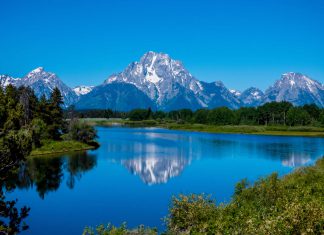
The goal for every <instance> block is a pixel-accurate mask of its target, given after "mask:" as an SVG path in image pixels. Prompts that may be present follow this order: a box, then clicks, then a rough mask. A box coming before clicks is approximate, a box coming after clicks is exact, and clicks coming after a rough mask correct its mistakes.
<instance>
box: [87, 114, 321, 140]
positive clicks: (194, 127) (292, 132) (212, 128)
mask: <svg viewBox="0 0 324 235" xmlns="http://www.w3.org/2000/svg"><path fill="white" fill-rule="evenodd" d="M84 121H85V122H87V123H88V124H90V125H94V126H103V127H104V126H108V127H116V126H127V127H158V128H164V129H168V130H182V131H194V132H204V133H220V134H246V135H269V136H297V137H322V138H323V137H324V128H322V127H312V126H298V127H288V126H249V125H237V126H234V125H225V126H216V125H206V124H189V123H186V124H177V123H174V122H173V123H172V122H170V123H168V122H164V123H161V122H158V121H155V120H144V121H129V120H111V121H110V120H100V121H99V120H98V121H96V120H95V119H93V120H91V119H87V120H84Z"/></svg>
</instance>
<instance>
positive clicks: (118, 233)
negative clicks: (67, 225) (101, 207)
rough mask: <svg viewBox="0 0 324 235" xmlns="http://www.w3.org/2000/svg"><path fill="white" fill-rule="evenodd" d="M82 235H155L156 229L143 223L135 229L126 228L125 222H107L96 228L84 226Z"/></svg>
mask: <svg viewBox="0 0 324 235" xmlns="http://www.w3.org/2000/svg"><path fill="white" fill-rule="evenodd" d="M82 235H157V230H156V229H150V228H145V227H144V226H143V225H141V226H139V227H138V228H136V229H128V228H127V226H126V224H125V223H124V224H122V225H121V226H120V227H115V226H113V225H111V224H108V225H107V226H104V225H99V226H97V227H96V228H91V227H86V228H85V229H84V230H83V233H82Z"/></svg>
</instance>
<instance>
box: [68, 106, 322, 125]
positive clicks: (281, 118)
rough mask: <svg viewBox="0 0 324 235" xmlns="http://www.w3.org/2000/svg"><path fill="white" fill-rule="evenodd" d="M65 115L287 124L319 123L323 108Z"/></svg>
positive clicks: (72, 111) (70, 111) (70, 112)
mask: <svg viewBox="0 0 324 235" xmlns="http://www.w3.org/2000/svg"><path fill="white" fill-rule="evenodd" d="M65 116H66V117H67V118H69V117H79V118H122V119H129V120H131V121H144V120H156V121H161V120H170V121H174V122H177V123H179V124H182V123H197V124H209V125H287V126H306V125H312V126H323V125H324V109H323V108H319V107H318V106H316V105H315V104H305V105H304V106H298V107H296V106H293V105H292V104H291V103H289V102H285V101H282V102H270V103H266V104H264V105H262V106H258V107H241V108H239V109H235V110H232V109H229V108H227V107H218V108H215V109H199V110H196V111H192V110H190V109H181V110H174V111H168V112H164V111H152V110H151V109H150V108H148V109H134V110H131V111H129V112H120V111H114V110H111V109H106V110H75V109H74V107H73V106H71V107H70V108H68V109H67V110H65Z"/></svg>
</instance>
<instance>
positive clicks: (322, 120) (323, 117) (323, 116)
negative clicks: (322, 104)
mask: <svg viewBox="0 0 324 235" xmlns="http://www.w3.org/2000/svg"><path fill="white" fill-rule="evenodd" d="M319 122H320V123H321V124H322V125H323V126H324V110H322V112H321V113H320V116H319Z"/></svg>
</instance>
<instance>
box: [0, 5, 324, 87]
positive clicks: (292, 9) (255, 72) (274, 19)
mask: <svg viewBox="0 0 324 235" xmlns="http://www.w3.org/2000/svg"><path fill="white" fill-rule="evenodd" d="M0 9H1V14H0V29H1V36H0V74H10V75H13V76H15V77H20V76H23V75H24V74H26V73H27V72H29V71H30V70H32V69H33V68H35V67H39V66H43V67H45V69H46V70H49V71H53V72H55V73H57V74H58V75H59V77H60V78H61V79H62V80H63V81H64V82H65V83H66V84H68V85H70V86H75V85H78V84H86V85H97V84H100V83H101V82H102V81H103V80H104V79H105V78H106V77H108V76H109V75H110V74H112V73H115V72H120V71H121V70H123V69H124V68H125V67H126V66H127V65H128V64H129V63H130V62H132V61H135V60H138V59H139V58H140V57H141V56H142V54H144V53H145V52H147V51H149V50H153V51H157V52H165V53H168V54H170V55H171V57H173V58H174V59H179V60H181V61H182V62H183V63H184V65H185V66H186V68H187V69H188V70H189V71H190V72H191V73H192V74H193V75H195V76H196V77H197V78H198V79H199V80H204V81H215V80H222V81H223V82H224V83H225V85H226V86H227V87H229V88H237V89H240V90H242V89H245V88H247V87H249V86H257V87H260V88H262V89H265V88H266V87H268V86H269V85H271V84H273V82H274V81H275V80H276V79H278V78H280V75H281V74H282V73H284V72H288V71H296V72H302V73H305V74H308V75H309V76H311V77H312V78H314V79H316V80H318V81H320V82H324V13H323V12H324V1H320V0H318V1H316V0H303V1H302V0H271V1H270V0H263V1H262V0H246V1H243V0H223V1H216V0H209V1H208V0H197V1H191V0H114V1H113V0H110V1H109V0H106V1H104V0H102V1H99V0H87V1H85V0H70V1H69V0H52V1H48V0H47V1H46V0H39V1H36V0H28V1H26V0H20V1H19V0H10V1H9V0H0Z"/></svg>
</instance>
